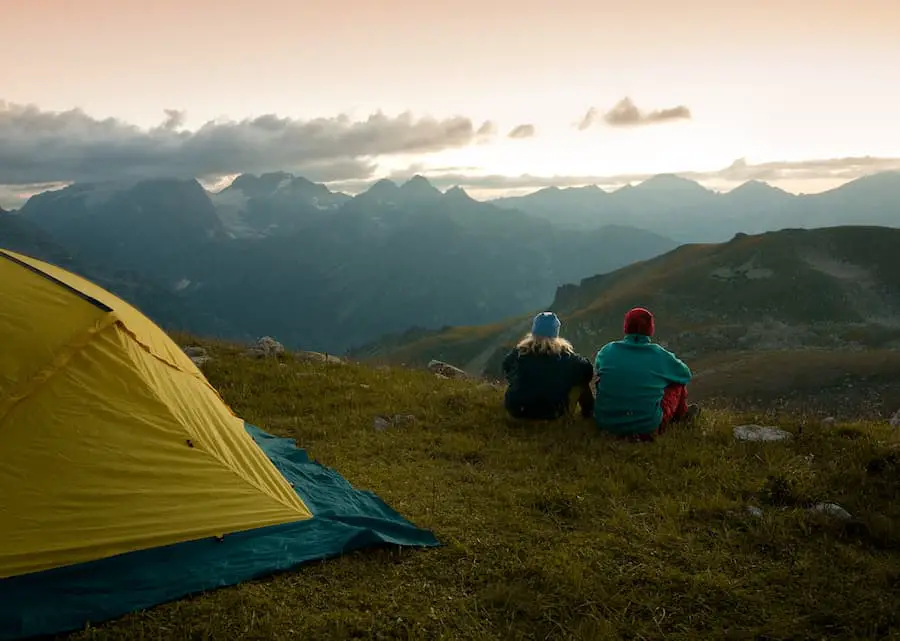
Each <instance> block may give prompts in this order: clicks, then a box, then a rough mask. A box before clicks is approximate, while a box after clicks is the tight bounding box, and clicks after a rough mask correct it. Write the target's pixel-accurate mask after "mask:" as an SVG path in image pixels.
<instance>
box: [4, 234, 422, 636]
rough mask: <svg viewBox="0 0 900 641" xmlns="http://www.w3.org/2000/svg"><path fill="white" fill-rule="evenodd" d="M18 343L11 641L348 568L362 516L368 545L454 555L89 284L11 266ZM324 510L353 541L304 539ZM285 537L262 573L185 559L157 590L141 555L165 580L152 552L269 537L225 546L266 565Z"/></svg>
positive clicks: (33, 265) (7, 490) (9, 291)
mask: <svg viewBox="0 0 900 641" xmlns="http://www.w3.org/2000/svg"><path fill="white" fill-rule="evenodd" d="M0 339H2V348H0V434H2V439H3V446H2V448H0V541H2V545H0V639H7V638H9V639H12V638H20V637H22V636H25V635H30V634H36V633H41V634H50V633H54V632H58V631H60V630H65V629H70V628H72V627H76V626H78V625H81V624H82V623H83V621H84V620H88V619H90V620H95V621H96V620H97V618H98V617H99V618H109V617H110V616H117V615H119V614H122V613H124V612H128V611H130V610H133V609H136V608H140V607H148V606H150V605H154V604H155V603H158V602H161V601H165V600H170V599H172V598H178V597H180V596H183V595H184V594H187V593H190V592H194V591H197V590H202V589H207V588H210V587H216V586H218V585H224V584H228V583H233V582H236V581H239V580H243V579H244V578H248V577H250V576H257V575H259V574H260V573H264V572H266V571H270V570H274V569H282V568H283V566H284V565H285V564H287V565H295V564H296V562H302V561H304V560H310V559H311V558H321V557H323V556H329V555H332V554H336V553H339V552H341V551H342V550H343V549H345V548H346V547H347V544H348V541H349V540H351V539H353V537H356V538H357V539H359V533H360V532H359V530H360V528H358V527H357V528H356V530H357V531H356V532H354V533H350V532H347V531H345V529H348V528H349V529H353V528H351V527H350V526H348V525H347V522H348V520H352V519H351V517H359V516H369V517H374V518H375V521H374V523H375V525H372V526H367V527H365V528H362V529H363V530H365V532H366V533H367V534H368V535H369V538H370V539H371V540H369V541H368V543H374V542H378V540H381V541H389V542H394V543H401V544H403V543H408V544H412V545H433V544H436V541H434V539H433V537H432V536H431V535H430V533H428V532H426V531H423V530H419V529H418V528H415V527H414V526H412V525H411V524H409V523H408V522H406V521H405V520H403V519H402V517H400V516H399V515H397V514H396V513H395V512H393V511H392V510H390V508H387V506H386V505H384V504H383V503H382V502H380V501H378V500H377V497H374V495H371V494H369V493H364V492H359V491H357V490H354V489H352V488H351V487H350V486H349V484H347V483H346V481H344V480H343V479H342V478H341V477H340V476H339V475H337V474H336V473H334V472H333V471H330V470H325V468H318V469H317V470H316V471H315V474H310V473H305V472H304V469H305V468H304V466H307V467H308V466H316V464H315V463H312V462H310V461H309V460H308V459H307V458H305V455H304V453H303V452H302V450H296V449H295V448H293V444H292V443H291V444H290V449H291V450H292V451H287V450H286V449H285V446H286V444H285V443H284V442H282V441H283V439H273V437H271V436H269V435H267V434H265V433H264V432H262V431H260V430H258V429H257V428H254V427H253V426H248V425H246V424H245V423H244V421H243V420H241V419H240V418H238V417H237V416H235V415H234V414H233V412H232V411H231V410H230V409H229V408H228V407H227V406H226V405H225V403H224V402H223V401H222V400H221V398H220V397H219V395H218V394H217V392H216V391H215V390H214V389H213V388H212V387H211V386H210V385H209V383H208V382H207V380H206V378H205V377H204V376H203V374H202V373H201V372H200V370H199V369H198V368H197V367H196V366H195V365H194V363H193V362H192V361H191V360H190V358H188V357H187V356H186V355H185V354H184V353H183V351H182V350H181V349H179V347H178V346H177V345H176V344H175V343H174V342H173V341H172V340H171V339H170V338H169V337H168V336H167V335H166V334H165V333H164V332H163V331H162V330H161V329H160V328H159V327H157V326H156V325H155V324H154V323H152V322H151V321H150V320H149V319H147V318H146V317H145V316H143V315H142V314H141V313H140V312H139V311H137V310H136V309H135V308H134V307H132V306H131V305H129V304H127V303H125V302H124V301H122V300H120V299H118V298H117V297H115V296H113V295H112V294H110V293H109V292H106V291H104V290H103V289H101V288H100V287H98V286H96V285H94V284H93V283H91V282H89V281H87V280H85V279H83V278H81V277H78V276H76V275H74V274H71V273H69V272H66V271H64V270H62V269H60V268H58V267H55V266H52V265H49V264H47V263H43V262H40V261H38V260H35V259H32V258H29V257H26V256H23V255H20V254H16V253H13V252H9V251H5V250H0ZM323 470H324V471H325V472H327V473H328V474H330V476H329V475H327V474H326V476H323ZM313 476H315V477H316V478H315V480H312V477H313ZM323 479H326V480H327V479H330V481H329V482H332V486H330V487H322V484H323V482H324V481H323ZM327 484H328V483H326V485H327ZM336 488H337V489H338V490H340V492H343V493H344V496H343V498H342V495H341V494H340V493H338V494H335V489H336ZM317 492H318V496H319V497H322V498H321V499H318V498H317ZM301 496H303V497H305V500H304V498H301ZM326 498H327V501H328V503H330V504H327V503H324V502H322V505H321V507H318V509H316V508H317V501H320V502H321V501H324V500H325V499H326ZM361 499H363V500H362V501H361ZM366 501H369V503H366ZM323 508H324V509H323ZM317 511H318V512H322V513H327V516H326V517H320V518H325V519H327V520H328V521H329V522H330V523H331V524H333V525H340V526H341V527H339V528H337V529H335V528H334V527H331V528H329V527H326V528H324V530H323V528H322V527H321V526H319V527H310V525H307V527H305V528H303V527H302V526H303V525H304V524H305V523H308V522H311V521H317V520H320V518H314V513H315V512H317ZM342 514H343V517H342V516H340V515H342ZM378 519H381V520H383V521H384V525H385V527H387V528H388V529H389V530H390V532H391V534H390V535H389V536H385V535H384V533H382V532H379V526H378V525H377V521H378ZM279 525H281V526H286V525H290V526H291V527H293V528H295V529H296V533H297V535H298V536H299V539H298V538H296V537H295V538H294V539H293V543H292V545H293V546H294V549H293V550H292V551H291V552H290V553H288V552H287V551H285V554H283V555H282V556H283V557H284V558H283V559H278V558H274V557H273V558H270V559H268V560H267V561H261V562H260V563H262V565H261V564H260V563H252V562H250V561H249V560H246V559H244V560H243V561H242V563H243V565H244V566H245V568H244V572H243V574H242V573H241V572H237V573H235V572H234V571H233V570H232V576H225V575H224V574H221V573H220V575H216V573H215V572H209V571H206V572H201V574H204V576H203V577H200V578H198V577H197V576H193V575H192V576H189V577H185V576H184V572H186V571H188V568H187V566H186V565H185V562H184V560H181V561H178V560H177V559H176V560H174V561H173V562H170V563H169V565H168V566H167V567H166V568H165V569H164V570H162V569H161V568H159V567H156V568H154V570H153V572H152V573H150V574H154V576H155V577H156V579H155V580H148V578H147V577H148V571H147V567H146V565H145V563H144V562H142V561H141V558H140V556H139V555H140V554H141V553H142V552H144V553H145V556H146V562H147V563H154V564H156V565H157V566H158V565H159V563H160V561H159V558H152V557H151V556H147V555H146V553H147V552H153V551H154V550H157V551H158V550H166V554H167V555H168V556H167V558H169V557H172V554H173V553H172V548H171V547H167V546H172V545H174V544H184V543H187V542H191V541H201V540H207V541H209V540H214V541H223V540H227V537H226V535H232V534H234V533H240V532H242V533H252V534H253V536H252V537H248V536H246V535H245V536H243V537H240V541H241V542H243V543H241V545H240V546H239V545H237V544H235V545H234V546H225V547H224V548H222V547H221V546H220V549H221V550H222V552H221V553H220V556H221V555H222V554H224V555H225V557H227V558H232V557H233V556H234V555H236V554H238V553H240V554H248V553H249V554H253V553H254V551H257V552H258V551H259V549H260V546H263V547H265V545H266V544H265V540H266V537H267V536H268V537H271V535H272V532H273V531H274V530H273V529H272V526H279ZM398 525H399V526H401V528H405V529H406V530H408V532H407V534H408V535H409V536H408V537H407V539H406V540H404V537H403V536H401V537H399V538H398V537H397V532H396V530H397V527H398ZM297 528H299V529H297ZM276 529H277V528H276ZM279 532H280V530H279ZM304 533H306V534H307V535H308V539H307V540H306V541H304V540H303V534H304ZM371 535H374V537H372V536H371ZM223 537H226V539H223ZM323 537H324V538H323ZM363 538H366V537H365V536H364V537H363ZM251 539H252V541H253V543H250V541H251ZM279 545H282V548H283V547H284V546H283V541H282V542H281V543H280V544H279ZM176 548H177V546H176ZM304 550H305V553H304ZM298 551H299V554H298ZM186 553H187V551H186ZM123 555H124V556H123ZM135 555H138V556H135ZM228 555H231V557H228ZM310 555H312V556H310ZM176 556H177V555H176ZM194 556H196V553H195V554H194ZM214 556H215V555H214ZM270 556H271V555H270ZM275 556H276V557H277V556H278V555H275ZM288 557H290V558H288ZM303 557H305V558H303ZM212 558H213V557H209V556H208V555H207V557H206V560H210V559H212ZM120 559H121V560H122V561H121V562H118V563H117V565H116V562H117V560H120ZM285 559H286V560H285ZM100 561H104V562H106V563H107V565H106V566H103V568H105V570H104V571H105V572H109V573H113V574H106V575H104V571H100V570H101V569H103V568H100V567H99V566H97V565H96V563H98V562H100ZM110 561H113V565H110ZM230 562H232V563H234V560H233V558H232V560H231V561H230ZM91 563H94V565H93V566H92V565H91ZM237 565H241V563H238V564H237ZM179 568H180V569H181V570H183V571H184V572H182V574H179ZM61 569H65V570H66V572H61ZM161 570H162V571H161ZM82 571H83V572H82ZM129 571H131V572H132V578H135V577H137V576H138V575H137V574H134V572H137V573H139V575H140V577H141V580H142V581H144V584H143V585H142V586H135V589H138V588H140V589H141V590H143V591H144V593H143V595H142V596H141V597H140V598H135V597H134V596H132V598H130V599H128V598H124V599H119V600H120V601H121V603H120V604H119V606H118V607H117V606H116V605H115V604H114V603H109V601H110V599H112V601H116V600H117V599H116V598H115V596H114V595H116V591H121V590H122V589H124V590H126V592H127V590H128V588H127V587H124V586H127V585H128V584H127V583H124V582H123V581H124V580H123V578H122V577H126V578H127V576H128V575H129ZM84 572H89V574H88V575H89V576H90V577H92V581H93V583H92V585H93V586H94V588H95V589H97V590H99V593H98V594H97V595H95V596H96V597H97V598H96V599H95V600H94V602H86V601H85V599H84V597H83V596H78V595H71V596H73V599H74V600H73V604H72V606H71V608H69V609H68V610H67V608H66V603H65V602H52V599H51V596H52V595H53V594H54V592H55V593H56V598H61V599H63V601H65V595H66V594H68V593H69V590H70V588H69V587H67V586H69V585H70V583H71V581H76V582H77V581H81V582H82V586H81V587H84V586H83V581H84V577H85V576H88V575H85V574H84ZM98 572H99V574H98ZM115 573H118V574H117V575H115V576H114V574H115ZM123 573H124V574H123ZM194 574H196V572H195V573H194ZM226 574H227V573H226ZM76 576H77V577H80V578H78V579H74V578H73V577H76ZM67 577H68V578H67ZM104 577H105V578H104ZM116 577H118V578H116ZM67 581H68V582H69V583H67ZM104 581H105V583H104ZM166 585H167V586H168V587H166ZM29 587H31V588H33V589H34V591H35V592H37V593H39V594H35V593H32V594H30V596H29V592H28V588H29ZM148 588H149V589H148ZM23 590H24V592H23ZM76 592H77V590H76ZM42 595H43V596H42ZM48 595H51V596H48ZM28 598H32V599H36V601H35V602H34V603H31V602H29V601H28ZM103 598H105V599H106V600H107V603H102V600H103ZM48 599H51V600H50V601H48ZM75 601H77V603H76V602H75ZM15 608H18V609H15ZM7 626H10V627H9V630H7Z"/></svg>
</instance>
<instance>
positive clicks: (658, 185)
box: [635, 174, 705, 190]
mask: <svg viewBox="0 0 900 641" xmlns="http://www.w3.org/2000/svg"><path fill="white" fill-rule="evenodd" d="M635 189H641V190H649V189H692V190H697V189H703V190H705V188H704V187H703V185H701V184H700V183H698V182H695V181H693V180H690V179H688V178H683V177H681V176H677V175H675V174H657V175H656V176H652V177H650V178H648V179H647V180H645V181H643V182H642V183H639V184H638V185H635Z"/></svg>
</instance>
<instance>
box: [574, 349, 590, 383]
mask: <svg viewBox="0 0 900 641" xmlns="http://www.w3.org/2000/svg"><path fill="white" fill-rule="evenodd" d="M572 365H573V369H574V371H575V383H576V384H577V385H584V384H587V383H590V382H591V380H592V379H593V378H594V366H593V364H591V362H590V361H589V360H588V359H586V358H585V357H584V356H582V355H581V354H575V355H574V357H573V359H572Z"/></svg>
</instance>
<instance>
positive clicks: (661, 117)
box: [578, 97, 691, 131]
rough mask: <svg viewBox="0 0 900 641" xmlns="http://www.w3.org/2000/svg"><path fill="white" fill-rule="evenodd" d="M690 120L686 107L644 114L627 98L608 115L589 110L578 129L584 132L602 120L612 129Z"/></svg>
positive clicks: (607, 113)
mask: <svg viewBox="0 0 900 641" xmlns="http://www.w3.org/2000/svg"><path fill="white" fill-rule="evenodd" d="M690 119H691V110H690V109H688V108H687V107H685V106H684V105H678V106H677V107H670V108H668V109H657V110H656V111H650V112H643V111H641V110H640V109H638V108H637V105H635V104H634V101H632V100H631V98H628V97H625V98H622V100H620V101H619V102H618V103H617V104H616V105H615V106H614V107H613V108H612V109H610V110H609V111H607V112H606V113H601V112H600V110H598V109H597V108H596V107H591V108H590V109H588V110H587V113H586V114H584V117H583V118H582V119H581V122H579V123H578V129H579V130H580V131H584V130H585V129H589V128H591V127H593V126H594V125H595V124H597V123H599V122H600V121H601V120H602V121H603V122H605V123H606V124H607V125H609V126H611V127H639V126H641V125H653V124H659V123H663V122H669V121H673V120H690Z"/></svg>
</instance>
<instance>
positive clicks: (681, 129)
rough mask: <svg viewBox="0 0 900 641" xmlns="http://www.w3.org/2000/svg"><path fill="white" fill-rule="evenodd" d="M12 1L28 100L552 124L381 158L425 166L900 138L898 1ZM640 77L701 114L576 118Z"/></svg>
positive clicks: (572, 169)
mask: <svg viewBox="0 0 900 641" xmlns="http://www.w3.org/2000/svg"><path fill="white" fill-rule="evenodd" d="M0 7H2V8H0V61H2V64H0V100H6V101H8V102H10V103H19V104H34V105H36V106H38V107H40V108H41V109H45V110H67V109H71V108H73V107H80V108H82V109H84V110H85V111H86V112H87V113H88V114H89V115H91V116H94V117H96V118H99V119H102V118H107V117H115V118H119V119H122V120H124V121H127V122H130V123H133V124H135V125H138V126H140V127H150V126H154V125H157V124H159V123H160V122H162V120H163V119H164V113H163V110H164V109H167V108H170V109H183V110H185V111H186V120H185V123H184V125H185V127H187V128H188V129H192V128H196V127H198V126H200V125H202V124H203V123H204V122H206V121H209V120H211V119H215V118H222V117H227V118H231V119H241V118H246V117H253V116H259V115H262V114H266V113H275V114H277V115H279V116H282V117H289V118H299V119H307V118H314V117H330V116H335V115H337V114H339V113H347V114H349V115H350V116H351V117H352V118H359V119H364V118H365V117H367V116H368V115H369V114H371V113H372V112H375V111H377V110H382V111H384V112H385V113H387V114H392V115H393V114H398V113H400V112H403V111H406V110H412V112H413V113H415V114H416V115H433V116H435V117H448V116H454V115H464V116H467V117H470V118H471V119H472V120H473V121H477V122H481V121H484V120H492V121H494V122H495V123H497V125H498V127H499V129H500V130H501V131H502V132H504V133H505V132H506V131H507V130H509V129H511V128H513V127H515V126H517V125H519V124H523V123H527V124H533V125H534V127H535V135H534V136H533V137H531V138H527V139H523V140H509V139H502V138H501V139H499V140H498V141H496V142H494V143H490V144H485V145H480V146H474V147H465V148H461V149H452V150H447V151H445V152H438V153H434V154H431V155H422V156H415V155H413V156H410V157H404V156H393V157H391V158H386V159H384V160H383V162H381V163H380V164H381V167H382V171H383V172H390V171H403V169H404V168H405V167H406V166H408V165H412V164H416V163H419V164H422V165H423V166H424V168H425V171H424V173H426V174H427V169H428V168H429V167H431V168H434V167H448V166H454V167H466V168H470V169H468V170H469V171H476V172H481V173H487V174H499V175H520V174H531V175H535V176H555V175H556V176H558V175H579V176H588V177H589V176H608V175H618V174H643V173H655V172H663V171H700V172H702V171H714V170H717V169H720V168H722V167H725V166H727V165H729V164H731V163H732V162H733V161H734V160H735V159H737V158H746V159H747V160H748V162H750V163H758V162H768V161H781V160H793V161H802V160H809V159H822V158H838V157H845V156H866V155H871V156H878V157H886V158H898V157H900V127H898V126H897V125H896V122H897V114H900V91H898V89H897V87H898V85H900V0H844V1H841V0H816V1H813V0H780V1H775V0H756V1H755V2H738V1H737V0H735V1H734V2H725V1H722V0H716V1H712V0H710V1H706V0H678V1H677V2H668V1H650V0H633V1H632V2H622V1H621V0H618V1H617V2H602V1H597V0H595V1H587V0H585V1H581V2H576V1H572V0H552V1H550V0H547V1H545V2H537V1H533V0H518V1H516V2H512V1H507V0H500V1H496V2H485V1H484V0H481V1H479V2H475V1H472V0H458V1H457V2H453V3H449V2H440V1H433V2H423V1H421V0H417V1H416V2H412V1H408V0H400V1H397V0H384V1H383V2H376V1H374V0H352V1H345V0H335V1H329V2H325V1H324V0H323V1H321V2H296V1H295V0H285V1H271V0H270V1H265V0H255V1H253V2H250V1H247V0H223V1H221V2H209V1H205V0H204V1H194V2H188V1H187V0H184V1H182V2H176V1H172V0H154V1H149V0H148V1H146V2H138V1H129V0H119V1H104V0H70V1H68V2H65V1H62V0H27V1H26V0H3V2H2V5H0ZM626 96H629V97H630V98H632V99H633V101H634V103H635V104H636V105H637V106H638V107H639V108H641V109H644V110H647V111H650V110H655V109H664V108H670V107H674V106H676V105H685V106H687V107H688V108H689V109H690V111H691V114H692V117H691V119H690V120H687V121H678V122H671V123H661V124H658V125H652V126H646V127H636V128H612V127H603V126H597V127H593V128H591V129H590V130H588V131H584V132H581V131H578V130H577V129H576V128H575V127H574V123H577V121H578V120H580V119H581V118H582V117H583V116H584V114H585V112H586V111H587V110H588V108H590V107H592V106H593V107H596V108H597V109H598V110H601V111H606V110H608V109H610V108H612V107H613V106H614V105H615V104H616V103H617V102H618V101H620V100H621V99H622V98H624V97H626ZM898 167H900V163H898ZM287 169H290V168H287ZM2 178H3V177H2V176H0V182H2ZM824 179H825V181H826V182H825V183H822V184H827V182H828V176H825V177H824ZM819 182H820V183H821V179H820V180H819ZM810 184H812V183H810ZM801 187H802V186H801ZM798 188H800V187H798Z"/></svg>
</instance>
